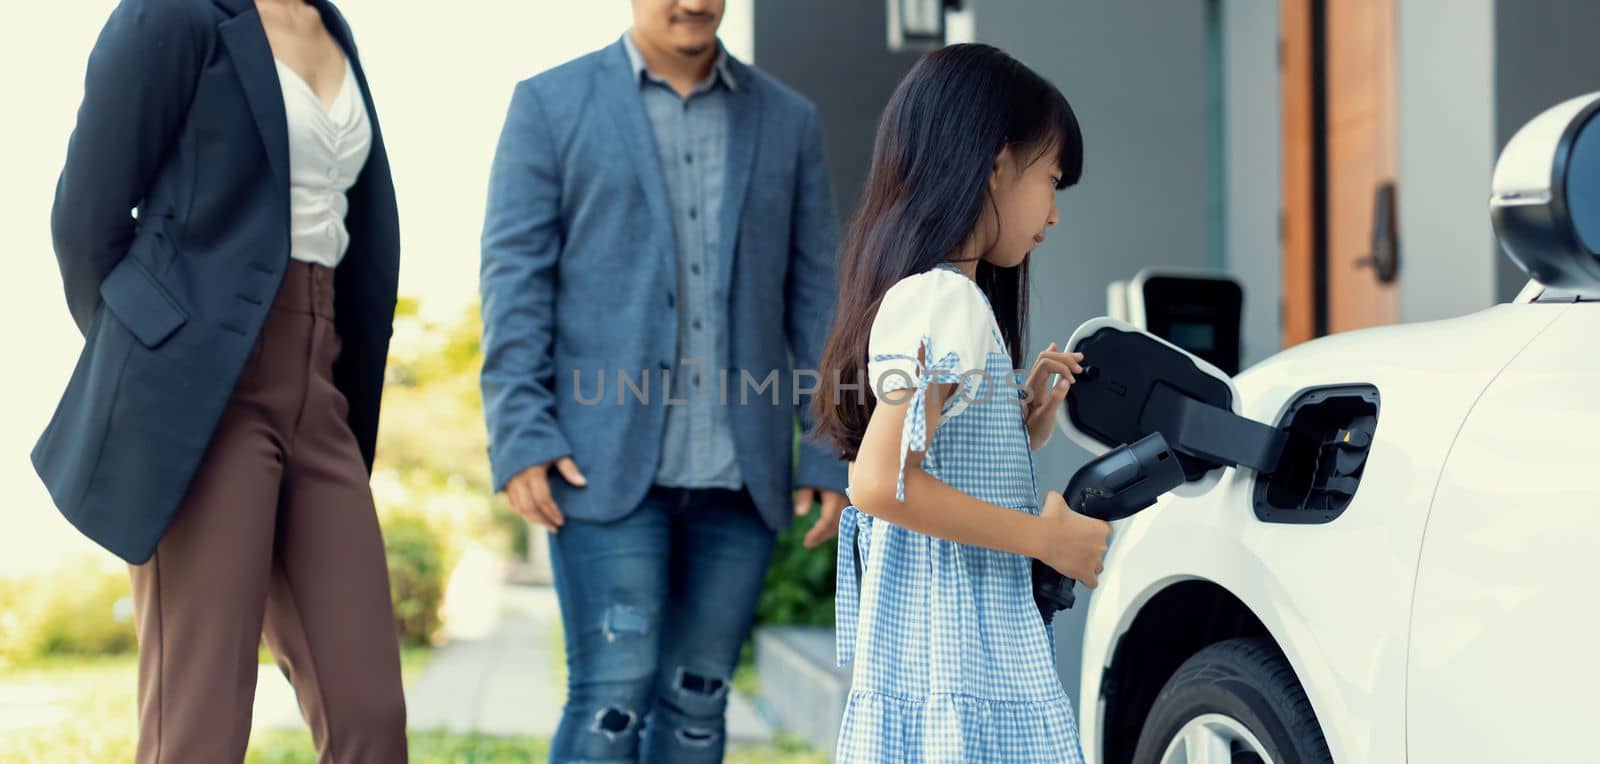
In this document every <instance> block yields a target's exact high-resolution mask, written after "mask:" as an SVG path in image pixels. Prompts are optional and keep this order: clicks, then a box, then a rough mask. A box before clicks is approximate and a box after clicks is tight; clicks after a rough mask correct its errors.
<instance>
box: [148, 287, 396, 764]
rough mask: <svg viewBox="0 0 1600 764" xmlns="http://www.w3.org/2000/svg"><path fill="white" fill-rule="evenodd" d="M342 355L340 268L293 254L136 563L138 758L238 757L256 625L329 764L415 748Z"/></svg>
mask: <svg viewBox="0 0 1600 764" xmlns="http://www.w3.org/2000/svg"><path fill="white" fill-rule="evenodd" d="M338 353H339V337H338V335H337V334H336V333H335V332H334V324H333V271H332V270H331V269H329V268H326V267H323V266H319V265H311V264H307V263H302V262H299V261H291V263H290V266H289V269H288V273H287V274H286V275H285V276H284V280H283V286H282V287H281V288H280V290H279V292H278V295H277V298H276V299H275V301H274V303H273V306H272V310H271V311H270V312H269V313H268V317H267V320H266V324H265V325H264V326H263V327H262V329H261V335H260V339H259V340H257V342H256V345H255V347H254V348H252V349H251V351H250V356H249V358H248V360H246V362H245V366H244V370H243V371H242V372H241V373H240V376H239V381H238V383H237V384H236V386H235V388H234V393H233V398H232V400H230V401H229V403H228V408H227V410H226V411H225V412H224V413H223V415H222V419H221V421H220V423H219V424H218V425H217V429H216V433H215V434H214V435H213V436H212V439H211V443H210V447H209V449H208V450H207V452H206V455H205V458H204V459H203V460H202V461H201V463H200V467H199V470H198V472H197V473H196V474H195V478H194V482H193V483H192V484H191V485H190V487H189V492H188V494H187V495H186V497H185V498H184V500H183V503H182V505H181V506H180V507H179V508H178V512H177V514H176V516H175V517H174V518H173V521H172V525H171V526H170V527H169V528H168V530H167V532H166V534H165V535H164V536H163V537H162V539H161V543H160V544H159V545H158V546H157V548H156V553H155V556H154V557H153V558H151V560H150V561H149V562H147V563H145V564H143V565H138V566H133V567H132V573H133V592H134V610H135V613H136V619H137V626H138V634H139V746H138V761H139V762H141V764H169V763H170V764H180V763H181V764H187V763H188V762H203V763H205V764H212V763H214V762H230V761H232V762H238V761H242V760H243V759H244V755H245V747H246V745H247V743H248V742H249V738H250V718H251V708H252V705H253V700H254V696H255V685H256V672H257V669H256V664H257V657H256V656H257V647H258V645H259V644H260V641H261V638H262V636H263V634H265V636H266V641H267V645H268V646H269V647H270V648H271V650H272V652H273V654H274V655H275V656H276V657H277V661H278V666H279V667H280V668H281V669H282V670H283V672H284V674H285V676H287V677H288V678H289V681H290V682H291V683H292V684H293V685H294V689H295V694H296V696H297V697H298V699H299V702H300V710H301V713H302V714H304V716H305V718H306V721H307V722H308V723H309V724H310V726H311V731H312V736H313V738H314V739H315V741H316V746H317V758H318V761H319V762H324V763H325V764H326V763H328V762H338V763H339V764H345V763H346V762H381V763H382V764H394V762H403V761H405V760H406V738H405V698H404V695H403V692H402V689H401V685H400V652H399V645H398V640H397V637H396V633H395V625H394V611H393V606H392V605H391V603H390V601H389V578H388V568H387V565H386V563H385V560H384V553H383V539H382V537H381V535H380V533H379V530H378V519H377V514H376V512H375V510H374V506H373V501H372V492H371V487H370V485H369V483H368V476H367V472H366V468H365V466H364V464H363V463H362V460H361V455H360V452H359V450H358V449H357V446H356V440H355V436H354V435H353V434H352V433H351V432H350V428H349V427H348V426H347V425H346V424H345V416H346V413H347V406H348V404H347V403H346V402H345V399H344V396H343V395H341V394H340V392H339V391H338V390H337V389H336V388H335V387H334V385H333V361H334V358H335V357H336V356H337V355H338Z"/></svg>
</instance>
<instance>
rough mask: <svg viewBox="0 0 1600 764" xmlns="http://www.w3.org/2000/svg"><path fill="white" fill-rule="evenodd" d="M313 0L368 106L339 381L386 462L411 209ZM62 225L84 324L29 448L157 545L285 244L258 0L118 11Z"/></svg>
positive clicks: (144, 544)
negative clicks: (53, 405) (399, 206)
mask: <svg viewBox="0 0 1600 764" xmlns="http://www.w3.org/2000/svg"><path fill="white" fill-rule="evenodd" d="M313 4H314V5H315V6H316V7H317V9H318V10H320V11H321V12H322V16H323V21H324V22H325V23H326V25H327V27H328V29H329V31H330V32H331V33H332V35H333V37H334V39H335V40H337V41H338V42H339V44H340V45H341V46H342V47H343V48H344V50H345V53H346V54H347V55H348V56H349V58H350V61H351V63H352V65H353V66H354V68H355V72H356V78H357V80H358V82H359V83H360V85H361V92H362V96H363V99H364V100H365V102H366V106H367V112H368V115H369V116H370V117H371V118H372V131H373V136H372V137H373V145H372V153H371V155H370V157H369V158H368V160H367V164H366V166H365V168H364V169H363V170H362V171H361V175H360V177H359V178H358V179H357V181H356V184H355V186H354V187H352V188H351V189H350V191H349V200H350V210H349V214H348V216H347V218H346V223H347V225H348V227H349V230H350V248H349V250H348V251H347V253H346V255H345V258H344V260H343V261H342V262H341V263H340V265H339V268H338V270H337V272H336V275H335V277H334V290H335V306H334V310H335V313H336V315H337V319H336V327H337V330H338V332H339V335H340V337H341V339H342V341H343V352H342V353H341V354H340V357H339V359H338V361H337V363H336V365H335V367H334V379H335V383H336V384H337V385H338V387H339V390H340V391H341V392H342V393H344V395H345V397H346V398H347V399H348V401H349V404H350V409H349V412H350V413H349V424H350V428H351V430H352V431H353V432H354V433H355V436H356V440H357V441H358V442H359V444H360V447H361V453H362V456H363V457H364V458H365V460H366V462H367V467H368V469H369V470H370V469H371V465H372V454H373V446H374V442H375V440H376V436H377V425H378V401H379V396H380V394H381V392H382V387H383V373H384V362H385V358H386V357H387V355H388V346H389V336H390V334H391V327H392V323H393V319H394V304H395V288H396V284H397V278H398V273H399V252H400V235H399V224H398V220H397V215H396V211H395V196H394V186H393V184H392V182H391V180H390V176H389V163H388V159H387V157H386V155H385V153H384V148H383V138H382V135H381V133H380V132H379V129H378V123H377V117H376V115H375V113H374V112H373V108H372V97H371V94H370V93H369V92H368V90H367V81H366V75H365V73H364V72H363V71H362V69H361V64H360V62H359V59H358V58H357V57H356V49H355V45H354V43H353V42H352V40H351V36H350V29H349V27H348V26H346V24H345V22H344V19H343V18H342V17H341V16H340V15H339V13H338V11H336V10H335V9H334V7H333V6H332V5H331V4H330V3H328V2H327V1H326V0H313ZM134 208H136V209H137V213H138V217H137V219H134V218H133V217H131V216H130V214H129V212H130V209H134ZM51 228H52V231H53V234H54V242H55V250H56V258H57V260H58V261H59V264H60V267H61V278H62V281H63V283H64V284H65V287H66V293H67V307H68V308H69V309H70V310H71V311H72V318H73V320H74V321H75V322H76V323H77V325H78V328H79V329H80V330H81V331H82V332H83V334H84V340H85V341H84V347H83V352H82V354H81V355H80V356H79V358H78V363H77V367H76V368H75V369H73V372H72V376H71V379H70V381H69V382H68V383H67V389H66V392H65V393H64V394H63V395H62V397H61V403H60V405H59V406H58V408H57V409H56V412H55V415H54V416H53V417H52V418H51V420H50V423H49V425H47V426H46V428H45V431H44V434H43V435H41V436H40V437H39V440H38V443H37V445H35V446H34V449H33V454H32V456H33V465H34V468H35V469H36V470H37V471H38V473H39V476H40V477H41V478H43V479H44V483H45V485H46V486H47V487H48V488H49V490H50V495H51V497H52V498H53V499H54V501H55V504H56V506H57V507H58V508H59V509H60V510H61V512H62V514H64V515H65V516H66V518H67V519H68V520H70V521H71V522H72V523H73V524H74V525H76V526H77V527H78V528H79V529H81V530H82V531H83V532H84V533H85V534H86V535H88V536H89V537H90V538H92V539H94V540H95V541H96V542H98V543H100V544H101V545H102V546H104V547H106V548H107V549H109V550H111V551H112V552H114V553H116V554H117V555H118V556H120V557H122V558H123V559H125V560H127V561H128V562H131V563H141V562H144V561H146V560H148V559H149V558H150V556H151V554H152V553H153V551H154V549H155V546H156V543H157V541H158V540H159V539H160V537H161V534H162V533H163V532H164V531H165V529H166V527H167V524H168V522H169V521H170V519H171V517H172V514H173V512H174V511H175V510H176V509H177V507H178V504H179V502H180V501H182V499H183V496H184V494H185V493H186V492H187V490H188V485H189V482H190V479H191V478H192V477H193V475H194V473H195V470H196V468H197V467H198V465H199V463H200V460H201V457H202V456H203V455H204V454H205V451H206V446H207V444H208V443H209V442H210V440H211V434H212V432H213V430H214V429H215V428H216V424H217V422H218V420H219V419H220V417H221V415H222V412H223V409H224V408H225V406H226V405H227V403H228V399H229V398H230V397H231V395H232V393H233V385H234V381H235V380H236V379H237V377H238V375H239V372H240V370H241V368H242V367H243V365H244V361H245V356H246V355H247V354H248V353H249V350H250V348H251V346H252V344H253V343H254V342H255V339H256V335H257V333H258V332H259V331H260V329H261V325H262V323H263V321H264V320H265V318H266V315H267V310H268V309H269V308H270V307H271V305H272V301H273V298H274V296H275V295H276V294H277V290H278V285H279V283H280V282H281V281H282V278H283V274H284V270H285V268H286V267H287V265H288V262H289V144H288V127H287V124H286V119H285V116H284V107H283V94H282V91H281V90H280V89H279V85H278V74H277V69H276V67H275V65H274V63H273V59H272V50H271V48H270V47H269V45H268V43H267V36H266V32H265V31H264V30H263V28H262V26H261V19H260V17H259V16H258V14H257V12H256V10H255V4H254V3H253V2H252V0H122V2H121V3H120V4H119V5H118V6H117V8H116V9H115V10H114V11H112V13H111V18H110V20H109V21H108V22H107V23H106V26H105V29H104V31H102V32H101V34H100V39H99V41H98V42H96V43H95V47H94V51H93V53H91V54H90V56H89V67H88V76H87V79H86V81H85V84H84V97H83V104H82V106H81V108H80V109H79V112H78V122H77V127H76V129H75V130H74V131H73V133H72V139H71V141H70V142H69V144H68V146H67V159H66V167H65V169H64V170H63V171H62V173H61V179H60V183H59V185H58V186H57V188H56V199H55V208H54V211H53V214H52V216H51Z"/></svg>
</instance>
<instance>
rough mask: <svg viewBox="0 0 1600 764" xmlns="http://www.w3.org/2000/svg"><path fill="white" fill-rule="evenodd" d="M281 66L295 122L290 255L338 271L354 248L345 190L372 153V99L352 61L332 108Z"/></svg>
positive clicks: (291, 148) (292, 126) (288, 107)
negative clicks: (369, 111) (363, 89)
mask: <svg viewBox="0 0 1600 764" xmlns="http://www.w3.org/2000/svg"><path fill="white" fill-rule="evenodd" d="M274 61H277V59H274ZM277 64H278V82H279V84H280V85H281V86H282V89H283V106H284V114H285V116H286V117H287V118H288V121H289V221H290V223H289V230H290V248H289V256H290V257H292V258H294V259H295V260H301V261H304V262H308V263H316V264H318V265H326V266H328V267H329V268H333V267H336V266H338V264H339V261H340V259H342V258H343V257H344V253H345V250H346V249H348V248H349V246H350V232H349V231H348V230H347V229H346V228H345V220H344V218H345V214H346V213H347V212H349V210H350V202H349V200H348V199H347V198H346V197H345V192H346V191H349V190H350V187H351V186H353V185H355V182H356V177H357V176H359V175H360V174H361V168H362V167H363V166H364V165H366V163H367V155H368V154H370V153H371V151H372V124H371V122H369V121H368V119H367V108H366V101H365V100H364V99H363V98H362V97H361V88H360V85H359V84H358V83H357V82H356V76H355V70H354V69H353V68H352V67H351V65H350V62H349V60H348V59H346V61H345V67H344V68H345V74H344V82H343V83H342V84H341V85H340V86H339V95H338V96H336V97H335V98H334V101H333V106H332V107H331V108H329V107H325V106H323V105H322V101H321V99H319V98H317V94H316V92H315V91H313V90H312V89H311V86H310V85H308V84H306V81H305V80H303V79H301V77H300V75H299V74H297V73H296V72H295V71H294V69H291V68H290V67H289V65H288V64H285V63H283V62H282V61H277Z"/></svg>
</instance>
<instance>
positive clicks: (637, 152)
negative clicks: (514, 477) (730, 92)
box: [596, 39, 675, 257]
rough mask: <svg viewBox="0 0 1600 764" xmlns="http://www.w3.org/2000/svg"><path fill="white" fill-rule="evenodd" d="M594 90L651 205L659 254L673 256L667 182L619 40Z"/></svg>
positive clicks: (610, 52) (633, 75)
mask: <svg viewBox="0 0 1600 764" xmlns="http://www.w3.org/2000/svg"><path fill="white" fill-rule="evenodd" d="M598 75H599V77H600V82H599V83H598V84H599V87H598V88H596V90H597V91H598V92H599V93H600V94H601V95H600V97H601V99H602V100H604V101H605V102H606V107H607V109H609V110H610V112H611V117H612V119H613V120H614V121H615V122H616V125H617V132H619V133H621V134H622V138H623V143H625V144H626V145H627V151H628V156H629V158H630V159H631V160H632V167H630V168H629V170H631V171H632V173H633V175H634V177H636V178H638V179H639V183H640V184H641V185H643V187H644V198H645V200H646V202H647V203H648V204H649V205H650V215H651V217H653V218H655V221H656V228H657V230H659V231H661V232H662V233H663V234H665V238H663V239H662V240H661V241H660V244H661V245H662V247H661V249H662V252H663V253H664V254H665V255H666V256H668V257H671V256H673V252H674V249H675V247H674V243H673V242H674V239H673V235H674V234H673V227H672V213H671V211H669V210H668V209H667V181H666V178H665V177H664V176H663V175H662V173H661V155H660V152H658V151H656V134H655V131H654V130H651V129H650V117H649V116H648V115H646V114H645V112H644V99H642V98H640V97H639V80H638V78H637V76H636V73H635V72H634V71H633V67H632V65H631V64H630V63H629V61H628V51H627V50H626V49H625V48H624V47H623V44H622V41H621V40H620V39H619V40H618V41H617V42H616V44H614V45H612V46H611V47H610V48H609V49H607V50H606V54H605V65H604V66H602V67H601V69H600V71H599V73H598Z"/></svg>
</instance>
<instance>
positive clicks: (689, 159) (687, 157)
mask: <svg viewBox="0 0 1600 764" xmlns="http://www.w3.org/2000/svg"><path fill="white" fill-rule="evenodd" d="M683 163H684V164H694V155H693V154H684V155H683Z"/></svg>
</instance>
